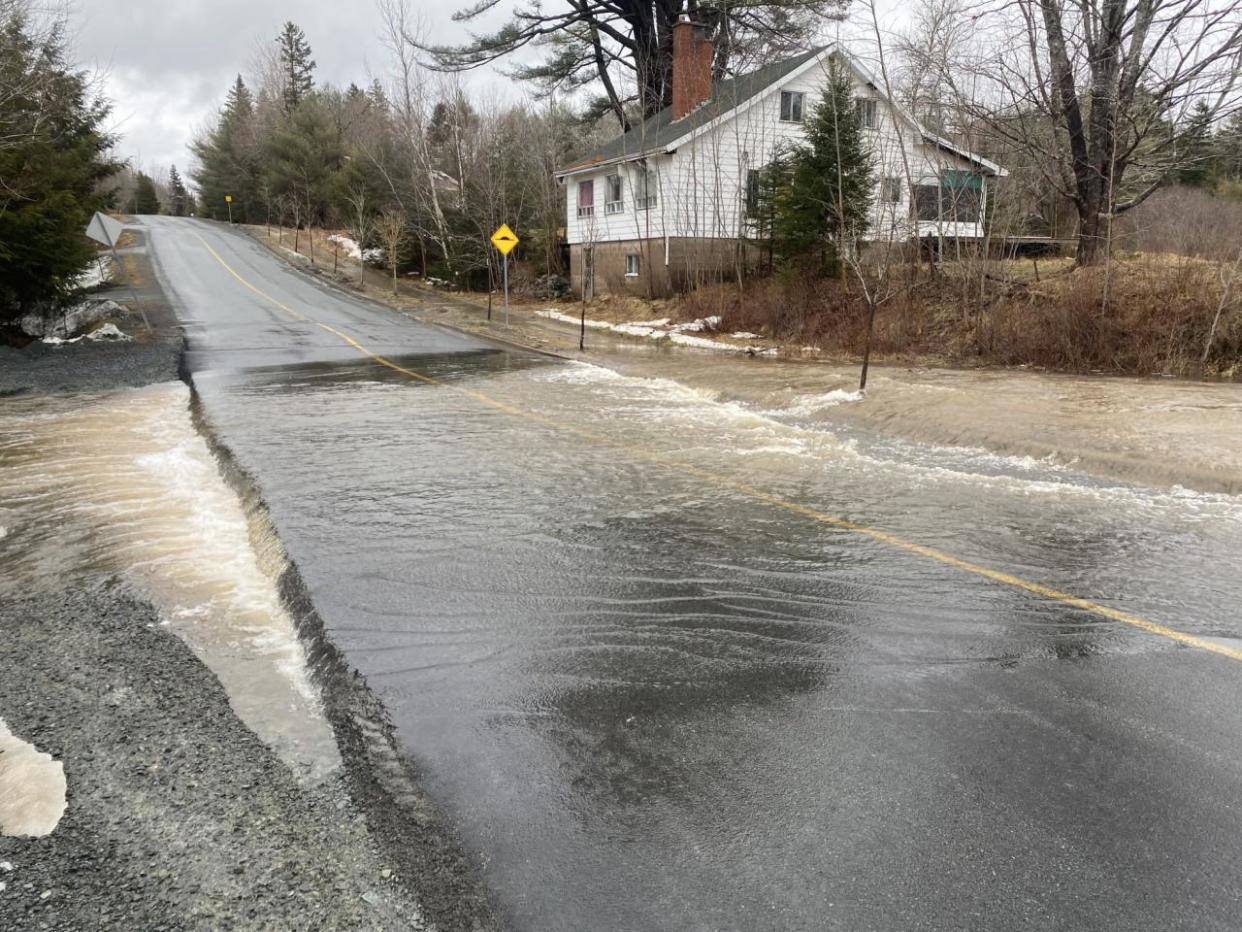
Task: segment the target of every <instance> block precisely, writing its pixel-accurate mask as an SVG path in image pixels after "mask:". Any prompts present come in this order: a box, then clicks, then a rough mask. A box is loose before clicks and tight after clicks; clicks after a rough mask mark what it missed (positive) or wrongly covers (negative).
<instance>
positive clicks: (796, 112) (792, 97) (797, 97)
mask: <svg viewBox="0 0 1242 932" xmlns="http://www.w3.org/2000/svg"><path fill="white" fill-rule="evenodd" d="M802 99H803V94H802V92H801V91H781V122H782V123H801V122H802Z"/></svg>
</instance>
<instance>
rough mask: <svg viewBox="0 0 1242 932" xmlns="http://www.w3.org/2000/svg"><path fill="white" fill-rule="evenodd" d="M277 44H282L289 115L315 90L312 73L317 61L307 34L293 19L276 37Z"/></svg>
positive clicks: (285, 103) (285, 100) (281, 63)
mask: <svg viewBox="0 0 1242 932" xmlns="http://www.w3.org/2000/svg"><path fill="white" fill-rule="evenodd" d="M276 44H277V45H278V46H280V68H281V74H282V78H283V81H284V88H283V97H284V105H285V114H286V115H289V114H292V113H293V111H294V110H296V109H297V107H298V104H300V103H301V102H302V101H303V100H305V99H306V98H307V96H308V95H309V94H310V92H311V91H312V90H314V87H315V80H314V78H313V77H312V75H313V74H314V71H315V62H314V60H313V59H312V58H311V47H310V43H308V42H307V41H306V34H305V33H304V32H302V30H301V29H300V28H299V27H298V26H297V25H296V24H295V23H293V22H292V21H289V22H286V23H285V25H284V28H283V29H282V30H281V33H280V35H279V36H277V37H276Z"/></svg>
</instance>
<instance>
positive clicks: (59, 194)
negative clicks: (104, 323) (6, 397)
mask: <svg viewBox="0 0 1242 932" xmlns="http://www.w3.org/2000/svg"><path fill="white" fill-rule="evenodd" d="M34 35H35V30H34V29H32V28H31V24H30V22H29V21H28V19H27V18H26V16H25V15H24V12H23V7H22V6H21V5H11V4H7V5H6V4H0V89H2V90H0V179H3V181H2V182H0V322H3V321H5V320H12V319H14V318H16V317H19V316H21V315H22V314H24V313H26V312H27V311H29V310H33V309H36V308H39V307H41V306H43V305H45V304H47V303H48V302H52V301H55V300H57V299H59V298H63V297H66V296H68V295H69V294H70V293H71V291H72V290H73V287H74V281H75V280H76V278H77V276H78V274H80V273H81V271H82V270H83V269H84V268H85V267H86V266H87V264H88V263H90V262H91V260H92V259H93V257H94V255H95V253H94V250H93V249H92V248H91V246H90V244H89V241H88V240H86V238H85V237H83V236H82V230H83V229H84V228H85V227H86V224H87V223H88V222H89V221H90V218H91V215H92V214H93V213H94V212H95V211H96V210H102V209H104V207H105V206H106V197H105V196H104V195H103V194H101V193H100V191H101V185H100V182H102V181H104V180H105V179H107V178H108V177H110V176H111V175H113V174H114V173H115V172H116V171H118V170H119V169H120V166H119V165H118V164H117V163H116V162H115V161H113V160H112V159H111V158H110V157H109V155H108V150H109V148H110V147H111V145H112V142H113V140H112V138H111V137H110V136H108V135H107V134H106V133H104V132H103V129H102V126H103V123H104V120H105V119H106V118H107V115H108V106H107V104H106V102H104V101H102V100H99V99H95V98H92V97H91V95H90V84H89V82H88V80H87V78H86V77H85V76H84V75H82V74H80V73H78V72H75V71H72V70H71V69H70V68H69V66H68V65H67V64H66V61H65V46H64V39H63V36H64V30H63V29H52V30H51V31H50V32H47V33H46V35H47V37H46V38H44V39H43V40H36V39H35V38H34Z"/></svg>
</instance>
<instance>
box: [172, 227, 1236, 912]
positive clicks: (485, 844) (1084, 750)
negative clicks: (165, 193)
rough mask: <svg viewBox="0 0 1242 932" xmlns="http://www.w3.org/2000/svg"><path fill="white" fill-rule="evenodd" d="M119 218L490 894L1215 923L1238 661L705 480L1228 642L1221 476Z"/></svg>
mask: <svg viewBox="0 0 1242 932" xmlns="http://www.w3.org/2000/svg"><path fill="white" fill-rule="evenodd" d="M151 225H152V228H153V229H152V238H151V242H152V247H153V249H154V251H155V255H156V257H157V259H158V262H159V264H160V267H161V270H162V274H163V277H164V279H165V285H166V288H168V290H169V292H170V297H171V298H172V300H173V303H174V307H175V308H176V310H177V312H178V314H180V315H181V316H182V319H183V321H184V322H185V323H186V325H187V333H188V338H189V346H190V354H189V357H188V359H189V366H190V369H191V371H192V373H193V378H194V384H195V387H196V389H197V390H198V391H199V392H200V394H201V397H202V400H203V404H204V408H205V411H206V415H207V418H208V420H209V421H210V423H211V425H212V427H213V429H214V430H215V431H216V433H217V435H218V438H219V439H220V440H221V441H222V442H223V443H224V444H225V445H226V446H228V448H229V449H230V450H231V451H232V453H233V454H234V456H235V457H236V458H237V460H238V462H239V463H240V465H241V466H242V467H243V468H244V469H246V470H248V471H249V472H250V473H251V474H252V475H253V477H254V478H255V479H256V480H257V482H258V483H259V485H260V487H261V490H262V492H263V495H264V497H265V499H266V501H267V503H268V506H269V508H270V510H271V513H272V517H273V520H274V522H275V524H276V526H277V528H278V530H279V531H280V534H281V537H282V539H283V541H284V543H285V545H286V547H287V549H288V551H289V553H290V556H291V557H292V558H293V559H294V560H295V561H296V562H297V564H298V565H299V567H300V569H301V572H302V575H303V577H304V578H305V580H306V582H307V584H308V586H309V587H310V590H311V593H312V596H313V598H314V601H315V604H316V606H317V607H318V609H319V611H320V614H321V615H322V616H323V618H324V621H325V624H326V627H327V631H328V634H329V636H330V637H331V638H332V639H333V640H334V641H335V643H336V644H337V645H339V646H340V647H341V649H342V650H343V651H344V653H345V655H346V657H347V658H348V660H349V661H350V662H351V663H352V664H353V665H354V666H355V667H356V668H357V669H358V670H360V671H361V672H362V673H363V674H364V675H365V676H366V677H367V681H368V683H369V684H370V686H371V687H372V689H373V690H375V692H376V693H377V695H378V696H379V697H380V699H381V700H382V701H383V702H384V703H385V705H386V706H387V708H388V709H389V711H390V712H391V715H392V717H393V720H394V722H395V723H396V725H397V728H398V734H399V737H400V739H401V741H402V744H403V748H404V750H405V752H406V753H407V754H408V755H409V756H410V758H411V759H412V761H413V762H414V763H415V764H416V766H417V769H418V772H419V773H420V775H421V778H422V779H423V781H424V783H425V785H426V788H427V789H428V791H429V792H430V793H431V795H432V796H433V798H434V799H435V800H436V801H437V802H438V803H439V805H440V806H441V807H442V808H443V809H444V811H445V812H446V813H447V814H448V815H449V817H450V818H451V819H452V820H453V822H454V824H455V825H456V827H457V829H458V831H459V833H460V835H461V837H462V839H463V841H464V843H465V845H466V847H467V849H468V851H469V853H470V855H471V856H472V857H473V858H474V859H475V860H476V862H477V863H478V864H479V865H480V866H481V869H482V872H483V876H484V878H485V879H486V881H487V883H488V885H489V887H490V889H491V890H492V892H493V895H494V898H495V902H496V906H497V909H498V911H499V912H500V914H501V915H502V916H503V917H504V919H505V921H506V924H507V925H508V926H509V927H511V928H514V929H520V930H539V932H543V930H601V932H604V930H648V929H651V930H655V929H661V930H663V929H667V930H700V929H702V930H707V929H730V930H733V929H738V930H741V929H746V930H760V929H763V930H768V929H771V930H778V929H779V930H784V929H789V930H793V929H828V928H830V929H850V930H858V929H893V930H898V929H901V930H905V929H981V930H982V929H987V930H996V929H1066V928H1073V929H1120V928H1124V929H1222V930H1224V929H1236V928H1238V926H1239V920H1238V916H1239V915H1242V902H1240V899H1242V809H1240V806H1242V803H1240V802H1239V800H1242V702H1240V701H1239V700H1240V699H1242V665H1240V664H1239V663H1238V662H1237V661H1236V660H1233V659H1230V658H1229V657H1226V656H1221V655H1218V654H1213V653H1209V652H1207V651H1204V650H1200V649H1195V648H1189V647H1185V646H1182V645H1179V644H1177V643H1175V642H1173V641H1171V640H1169V639H1167V638H1164V637H1160V636H1156V635H1152V634H1149V633H1146V632H1144V631H1140V630H1136V629H1135V628H1134V627H1132V626H1130V625H1126V624H1122V623H1119V622H1115V621H1109V620H1106V619H1102V618H1100V617H1098V616H1094V615H1091V614H1088V613H1086V612H1084V611H1082V610H1080V609H1078V608H1074V607H1072V606H1067V605H1064V604H1062V603H1059V602H1057V601H1055V600H1049V599H1046V598H1041V597H1039V596H1036V595H1033V594H1031V593H1029V592H1026V591H1022V590H1019V589H1015V588H1013V587H1008V586H1004V585H999V584H997V583H995V582H992V581H989V580H986V579H981V578H979V577H978V576H974V575H971V574H969V573H964V572H962V571H961V570H960V569H957V568H954V567H951V566H945V565H942V564H941V563H937V562H935V561H934V560H929V559H926V558H925V557H923V556H920V555H918V554H913V553H910V552H907V551H903V550H901V549H899V548H894V547H890V546H887V545H885V544H883V543H881V542H877V541H875V540H872V539H867V538H864V537H860V536H858V535H856V534H852V533H849V532H848V531H844V530H841V529H839V528H836V527H832V526H830V525H826V524H824V523H822V522H817V521H814V520H809V519H807V518H806V517H803V516H800V515H798V514H795V513H792V512H790V511H788V510H786V509H782V508H779V507H774V506H773V505H772V504H771V502H768V501H764V500H762V499H759V498H756V497H755V496H754V495H749V494H747V493H746V492H745V491H744V490H739V488H738V487H737V485H736V483H738V482H742V483H745V484H746V485H747V487H753V488H761V489H764V490H769V491H770V492H771V493H772V494H775V495H779V496H782V497H783V499H785V500H789V501H793V502H797V503H799V504H805V505H807V506H809V507H811V508H814V509H817V510H821V511H823V512H825V513H828V514H833V515H845V516H848V517H849V518H851V519H853V520H856V521H859V522H862V523H866V524H868V525H870V526H876V527H881V528H884V529H886V530H888V531H891V532H894V533H896V534H900V535H902V536H903V537H904V538H907V539H911V540H915V541H918V542H920V543H923V544H926V545H928V546H932V547H937V548H940V549H942V550H944V551H947V552H949V553H952V554H955V555H957V556H960V557H962V558H964V559H967V560H973V561H977V562H979V563H983V564H986V565H988V566H991V567H996V568H999V569H1003V570H1005V571H1007V572H1010V573H1014V574H1016V575H1018V576H1021V577H1023V578H1029V579H1034V580H1037V581H1039V582H1041V583H1045V584H1048V585H1051V586H1054V587H1057V588H1059V589H1062V590H1065V591H1067V592H1071V593H1075V594H1077V595H1081V596H1084V597H1087V598H1090V599H1094V600H1096V601H1098V602H1100V603H1102V604H1105V605H1109V606H1112V607H1115V608H1119V609H1122V610H1124V611H1127V612H1131V613H1135V614H1137V615H1140V616H1143V617H1147V618H1151V619H1153V620H1155V621H1157V622H1160V623H1161V624H1165V625H1169V626H1171V627H1173V628H1176V629H1178V630H1180V631H1185V632H1188V633H1191V634H1194V635H1198V636H1202V637H1207V638H1213V639H1215V641H1216V643H1220V644H1222V645H1230V646H1232V647H1234V648H1236V647H1237V646H1238V645H1239V644H1240V643H1242V642H1240V641H1239V640H1238V638H1239V636H1240V635H1242V631H1240V630H1239V629H1240V627H1242V623H1240V620H1239V619H1240V615H1242V612H1240V610H1239V608H1238V606H1239V604H1240V601H1239V600H1240V598H1242V580H1240V579H1239V576H1240V575H1242V574H1239V573H1238V566H1239V562H1240V561H1239V557H1242V504H1240V503H1238V502H1237V500H1236V499H1230V498H1226V497H1220V496H1205V495H1204V496H1200V495H1192V494H1189V493H1185V494H1183V493H1178V492H1159V491H1154V490H1144V489H1140V488H1127V487H1121V486H1115V485H1110V484H1107V483H1103V482H1100V481H1098V480H1088V479H1085V478H1083V477H1079V476H1075V475H1073V474H1072V473H1068V472H1066V471H1064V470H1060V469H1057V468H1055V467H1048V466H1044V465H1042V464H1038V463H1031V462H1029V461H1027V462H1021V461H1014V462H1007V461H1001V460H999V459H997V458H989V457H987V456H985V455H983V454H971V453H960V452H952V451H935V450H926V449H921V448H917V447H912V446H907V445H900V444H893V443H890V442H887V441H884V440H882V439H879V438H867V437H851V438H842V437H836V436H833V435H831V434H828V433H826V432H823V431H816V430H812V429H808V428H805V427H802V426H800V425H799V424H798V423H797V422H796V418H794V417H792V416H791V415H789V413H788V412H785V413H782V412H756V411H752V410H747V409H743V408H741V407H740V406H737V405H728V404H719V403H716V402H713V401H712V400H711V399H710V398H708V397H704V396H703V395H701V394H698V393H695V392H691V391H689V390H687V389H683V388H680V387H679V386H677V385H676V384H674V383H671V382H664V381H663V380H652V379H636V378H627V377H623V376H620V375H617V374H615V373H612V372H611V371H609V370H607V369H602V368H598V367H592V366H583V365H580V364H572V363H565V362H560V361H556V360H552V359H548V358H544V357H538V356H534V355H526V354H522V353H515V352H508V351H504V350H501V349H498V348H496V347H492V346H488V345H486V344H483V343H480V342H478V341H475V340H473V339H471V338H466V337H464V336H459V335H456V334H454V333H450V332H446V331H443V330H440V329H437V328H434V327H432V326H428V325H423V324H420V323H418V322H415V321H413V320H410V319H409V318H406V317H403V316H401V315H398V314H396V313H395V312H393V311H389V310H385V309H382V308H378V307H374V306H371V305H369V304H366V303H365V302H360V301H356V300H353V299H351V298H348V297H345V296H342V295H340V294H337V293H332V292H329V291H327V290H325V289H323V288H321V287H320V286H319V285H318V284H317V283H315V282H313V281H311V280H310V279H308V278H307V277H305V276H303V275H301V274H299V273H296V272H293V271H291V270H289V269H287V268H285V267H284V265H283V264H282V263H281V262H280V261H278V260H277V259H275V258H274V257H272V256H271V255H269V254H268V253H267V252H265V251H264V250H263V249H262V248H261V247H259V246H258V245H257V244H254V243H252V242H250V241H249V240H247V239H246V238H245V237H243V236H241V235H238V234H234V233H232V232H230V231H227V230H223V229H221V228H220V227H218V226H215V225H208V224H206V223H199V222H196V221H178V220H170V219H160V220H152V221H151ZM200 237H201V239H200ZM208 247H210V249H209V248H208ZM211 250H214V252H215V253H216V255H213V254H212V251H211ZM217 257H218V258H217ZM221 260H222V261H223V263H227V265H228V266H229V267H231V269H232V271H230V270H229V268H226V267H225V265H223V264H222V262H221ZM239 276H240V279H239ZM241 279H244V282H243V281H242V280H241ZM255 288H257V289H259V290H261V291H262V292H264V293H265V295H267V296H268V297H263V296H261V295H260V294H258V293H256V291H255V290H254V289H255ZM269 297H270V298H271V299H274V300H275V301H277V302H279V303H280V304H282V305H284V306H285V308H286V309H285V310H282V309H280V308H278V307H276V306H275V305H274V304H273V303H272V301H271V300H269V299H268V298H269ZM299 317H301V318H306V319H298V318H299ZM318 324H326V325H327V326H329V327H331V328H332V329H333V330H334V331H336V332H335V333H333V332H331V331H328V330H325V329H323V328H321V327H320V326H318ZM344 337H349V338H350V339H353V340H355V341H357V342H358V343H360V344H362V345H363V346H365V347H367V348H368V349H370V350H372V351H374V352H376V353H381V354H383V355H384V356H386V357H387V358H389V359H391V360H393V361H395V362H397V363H398V364H399V365H401V366H402V367H404V368H407V369H409V370H411V371H412V372H417V373H419V374H422V375H425V376H431V377H433V378H434V379H436V380H437V381H436V382H435V383H427V382H424V381H420V380H418V379H412V378H410V377H409V376H407V375H403V374H401V373H399V372H395V371H393V370H392V369H390V368H385V367H383V366H381V365H378V364H377V363H376V362H375V361H374V360H373V359H371V358H369V357H367V356H365V355H363V354H361V353H360V352H359V351H358V349H356V348H354V347H352V346H350V345H349V344H348V343H347V342H346V340H345V339H344ZM459 389H464V390H466V391H468V392H471V393H475V394H474V395H473V396H471V395H465V394H462V392H461V391H459ZM479 396H484V397H483V398H480V397H479ZM494 402H500V403H502V404H503V405H506V406H509V407H508V408H498V407H497V406H496V404H495V403H494ZM515 410H516V411H520V412H528V413H533V414H535V415H536V417H535V418H534V419H532V418H529V417H526V416H523V414H520V413H515ZM653 454H654V455H656V456H658V457H660V460H659V461H653V460H652V459H651V456H652V455H653ZM670 462H672V463H677V464H685V466H687V467H689V468H688V470H687V469H679V468H676V467H670V466H669V465H668V463H670ZM713 477H719V481H717V480H715V479H713ZM730 483H733V484H730Z"/></svg>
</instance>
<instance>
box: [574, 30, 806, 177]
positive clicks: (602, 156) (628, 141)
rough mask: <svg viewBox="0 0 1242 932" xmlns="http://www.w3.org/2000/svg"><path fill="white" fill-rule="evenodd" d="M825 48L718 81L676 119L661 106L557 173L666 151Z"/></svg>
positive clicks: (671, 112) (669, 110)
mask: <svg viewBox="0 0 1242 932" xmlns="http://www.w3.org/2000/svg"><path fill="white" fill-rule="evenodd" d="M826 48H828V46H820V47H818V48H814V49H810V50H809V51H806V52H803V53H802V54H800V55H795V56H794V57H793V58H786V59H784V60H783V61H778V62H772V63H771V64H770V65H764V66H763V67H762V68H759V69H756V70H755V71H751V72H748V73H746V74H740V75H737V76H736V77H733V78H726V79H725V80H723V81H718V82H716V84H715V85H714V86H713V88H712V96H711V97H710V98H709V99H708V100H707V102H706V103H703V104H701V105H700V106H698V107H696V108H695V109H694V110H692V111H691V112H690V113H688V114H686V116H684V117H682V118H681V119H680V120H677V121H674V120H673V108H672V107H665V108H664V109H663V110H661V111H660V112H659V113H656V114H654V115H652V116H649V117H648V118H647V119H646V120H644V121H643V122H642V123H640V124H639V125H638V126H634V127H632V128H631V129H630V131H629V132H628V133H623V134H621V135H620V136H617V137H616V138H615V139H612V140H609V141H608V142H607V143H605V144H604V145H602V146H600V147H599V148H598V149H596V150H595V151H594V152H593V153H591V154H590V155H589V156H587V157H586V158H584V159H579V160H578V161H577V162H575V163H574V164H572V165H569V166H567V167H565V168H563V169H561V171H560V172H559V174H571V173H573V172H575V171H578V170H580V169H583V168H591V167H592V166H595V165H600V164H603V163H605V162H616V161H622V160H624V159H627V158H637V157H638V156H640V155H644V154H646V153H648V152H656V151H659V150H661V149H667V148H668V147H669V146H671V145H672V144H673V143H675V142H677V141H678V140H680V139H682V138H683V137H685V136H689V135H690V134H691V133H693V132H694V131H695V130H696V129H698V128H699V127H701V126H703V125H705V124H707V123H710V122H711V121H712V120H714V119H716V118H717V117H719V116H722V115H723V114H725V113H728V112H729V111H730V110H732V109H733V108H734V107H737V106H738V105H739V104H742V103H745V102H746V101H747V100H749V99H750V98H752V97H754V96H755V95H756V94H759V93H760V92H762V91H764V90H766V89H767V88H769V87H771V86H772V85H773V84H775V83H776V82H777V81H779V80H781V79H782V78H784V77H785V76H786V75H789V74H791V73H792V72H794V71H795V70H797V69H798V67H800V66H801V65H804V64H806V63H807V62H808V61H810V60H811V59H812V58H815V57H816V56H817V55H819V54H820V53H821V52H823V51H824V50H825V49H826Z"/></svg>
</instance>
